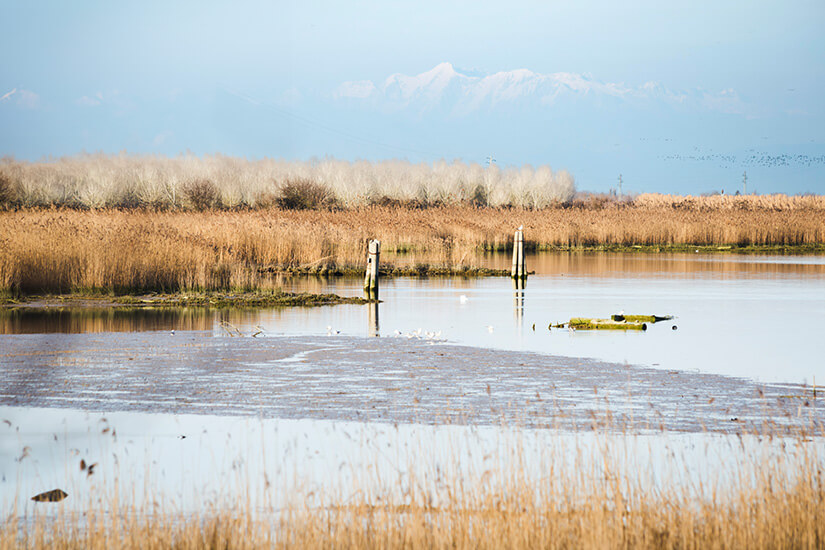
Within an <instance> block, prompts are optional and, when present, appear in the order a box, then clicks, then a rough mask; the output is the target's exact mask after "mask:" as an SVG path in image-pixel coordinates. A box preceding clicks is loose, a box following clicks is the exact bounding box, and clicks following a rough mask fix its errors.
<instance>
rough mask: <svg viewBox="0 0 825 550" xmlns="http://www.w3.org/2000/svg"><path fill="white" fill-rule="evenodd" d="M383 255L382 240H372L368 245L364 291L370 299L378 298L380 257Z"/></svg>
mask: <svg viewBox="0 0 825 550" xmlns="http://www.w3.org/2000/svg"><path fill="white" fill-rule="evenodd" d="M380 255H381V241H379V240H375V239H373V240H370V242H369V246H368V247H367V271H366V273H365V274H364V292H365V293H366V294H367V297H368V298H370V299H376V300H377V299H378V259H379V256H380Z"/></svg>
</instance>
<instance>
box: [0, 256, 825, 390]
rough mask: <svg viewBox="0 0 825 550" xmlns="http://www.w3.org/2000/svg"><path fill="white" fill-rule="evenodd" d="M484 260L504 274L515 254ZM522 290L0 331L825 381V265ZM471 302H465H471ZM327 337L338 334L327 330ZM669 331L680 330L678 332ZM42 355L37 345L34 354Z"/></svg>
mask: <svg viewBox="0 0 825 550" xmlns="http://www.w3.org/2000/svg"><path fill="white" fill-rule="evenodd" d="M479 261H482V262H483V263H486V264H487V265H488V266H491V267H502V266H506V265H507V262H508V261H509V260H508V258H507V257H506V255H487V256H485V257H481V258H480V260H479ZM527 266H528V269H530V270H535V271H536V272H537V273H536V274H535V275H533V276H531V277H530V278H529V279H528V281H527V288H526V289H525V290H524V291H514V290H513V288H512V283H511V281H510V280H509V279H508V278H483V279H466V278H455V277H453V278H428V279H412V278H395V279H391V278H386V279H384V280H382V282H381V296H380V297H381V300H382V303H381V304H379V305H377V306H375V305H373V306H348V305H339V306H333V307H319V308H289V309H269V310H221V311H210V310H204V309H198V308H184V309H177V310H131V311H124V312H111V311H105V310H101V311H95V310H88V309H87V310H80V311H79V310H63V311H57V312H55V311H32V310H28V311H25V310H23V311H17V312H9V311H0V334H3V333H6V334H9V333H48V332H52V331H53V332H64V333H75V332H115V331H145V330H171V329H176V330H178V331H181V330H211V331H212V333H213V334H214V335H215V336H219V335H224V336H226V335H229V334H231V333H233V332H235V333H237V332H236V331H240V332H242V333H244V334H252V333H256V332H260V334H259V336H267V335H326V334H327V332H329V330H330V328H331V330H332V332H337V333H340V334H344V335H351V336H375V335H381V336H392V335H395V334H397V333H401V334H404V335H409V334H411V333H417V334H419V335H426V334H427V333H430V334H438V338H439V339H445V340H447V341H449V342H451V343H456V344H462V345H469V346H474V347H488V348H494V349H505V350H519V351H535V352H540V353H547V354H552V355H562V356H569V357H580V358H585V357H587V358H594V359H598V360H602V361H609V362H619V363H628V364H634V365H642V366H647V367H655V368H661V369H664V370H683V371H693V372H703V373H713V374H723V375H728V376H736V377H747V378H751V379H753V380H756V381H760V382H789V383H796V384H800V383H807V384H813V383H814V382H815V381H816V380H819V383H820V384H822V383H823V381H825V367H824V366H823V364H825V363H823V361H822V360H821V357H822V351H823V346H822V341H821V338H820V337H819V336H818V334H819V333H820V332H821V326H822V322H823V321H825V258H823V257H818V256H813V257H812V256H801V257H800V256H735V255H702V254H694V255H691V254H672V255H651V254H538V255H532V256H529V257H528V259H527ZM361 286H362V282H361V280H360V279H353V278H349V279H347V278H333V279H323V278H315V277H302V278H292V279H287V280H286V281H285V287H286V288H287V289H288V290H295V291H311V292H335V293H338V294H342V295H361V294H362V289H361ZM462 296H463V298H462ZM620 311H625V312H626V313H642V314H658V315H674V316H675V319H674V320H673V321H667V322H662V323H658V324H656V325H653V326H651V327H650V330H648V331H646V332H644V333H640V332H634V331H629V332H592V331H578V332H575V333H571V332H568V331H567V330H556V329H554V330H548V325H549V324H551V323H558V322H562V321H566V320H568V319H570V318H571V317H579V316H582V317H607V316H609V315H610V314H613V313H618V312H620ZM328 327H329V328H328ZM673 327H676V329H675V330H674V329H673ZM33 345H36V344H33Z"/></svg>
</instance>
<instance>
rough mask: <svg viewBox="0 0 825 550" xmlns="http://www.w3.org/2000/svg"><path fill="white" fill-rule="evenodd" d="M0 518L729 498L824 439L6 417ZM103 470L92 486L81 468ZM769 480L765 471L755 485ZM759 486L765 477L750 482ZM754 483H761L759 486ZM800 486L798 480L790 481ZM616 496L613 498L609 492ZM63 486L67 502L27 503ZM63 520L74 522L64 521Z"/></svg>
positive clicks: (808, 455) (0, 425) (821, 452)
mask: <svg viewBox="0 0 825 550" xmlns="http://www.w3.org/2000/svg"><path fill="white" fill-rule="evenodd" d="M0 420H2V421H0V510H4V511H10V510H16V514H18V515H19V516H23V517H43V516H49V515H56V516H60V515H61V514H66V513H67V512H69V513H72V514H75V513H76V514H77V516H76V517H77V518H78V521H79V523H80V524H81V525H83V524H84V522H85V521H86V517H85V515H84V512H85V511H86V510H88V509H89V508H91V509H93V510H95V511H96V512H106V511H112V510H113V508H114V507H115V506H116V503H118V504H119V505H120V506H123V505H124V504H126V505H130V506H134V507H136V508H137V509H138V510H143V511H144V512H147V513H153V512H157V510H158V507H160V510H161V511H164V512H166V513H169V512H176V513H181V512H182V513H189V512H196V511H198V510H214V509H215V508H216V507H230V508H234V507H236V506H237V505H238V504H239V503H242V504H241V505H242V506H246V507H250V508H251V509H250V510H249V511H255V510H265V511H272V510H278V509H280V508H282V507H285V506H287V507H289V506H291V507H293V509H299V510H304V509H305V507H307V506H310V507H311V506H323V505H328V504H336V505H339V504H341V503H350V502H353V501H355V502H358V499H360V498H367V499H369V498H370V497H368V496H366V497H365V496H364V495H365V494H366V495H372V497H373V498H374V497H375V496H377V495H380V496H383V497H384V499H382V502H377V501H375V502H376V504H381V503H386V502H387V497H389V500H390V502H394V503H397V504H403V503H407V502H409V501H408V496H406V495H408V492H409V489H410V487H412V486H415V493H417V494H418V495H419V498H423V499H424V500H425V501H427V500H428V501H429V502H430V503H431V504H433V505H438V504H439V503H441V502H444V501H445V500H442V499H446V498H447V497H448V495H449V494H455V491H456V490H458V489H459V488H463V489H464V490H467V491H469V492H470V493H471V494H477V495H480V494H481V491H485V490H486V491H492V490H498V491H501V492H504V491H506V489H502V488H506V487H508V483H512V480H513V478H514V474H515V473H517V474H518V479H519V480H521V481H522V482H524V483H530V484H531V485H532V486H533V487H534V488H535V489H536V490H537V491H539V492H541V491H543V490H548V491H552V490H553V489H552V488H553V487H555V489H556V491H558V490H559V487H563V486H565V485H568V486H570V485H571V484H572V486H573V489H572V490H571V491H570V494H572V495H576V494H578V495H584V494H586V492H587V489H588V488H589V487H601V486H604V484H605V480H611V479H617V480H621V483H620V485H621V486H622V487H625V484H626V487H627V488H628V489H627V490H631V489H630V488H631V487H637V488H640V489H643V490H651V491H652V490H656V491H661V492H663V493H664V494H668V492H669V491H672V493H671V494H674V495H681V494H684V493H685V492H687V494H688V495H691V496H693V497H695V498H713V499H715V500H717V501H718V499H720V498H724V495H725V494H726V491H727V490H728V489H730V488H731V487H732V486H738V487H748V486H749V485H750V484H751V483H754V481H755V480H756V479H758V477H759V475H763V474H764V473H765V472H764V468H765V467H771V468H776V467H777V466H778V465H779V466H780V469H779V470H777V471H782V469H781V467H785V468H787V469H788V470H787V471H789V472H793V471H794V469H795V468H797V467H799V465H804V464H810V462H811V461H813V462H817V461H820V460H822V458H823V456H825V438H814V439H806V440H803V439H800V438H782V437H774V438H764V437H756V436H748V435H744V436H741V437H735V438H734V437H726V436H723V435H719V434H708V433H693V434H684V433H683V434H673V433H663V434H656V435H624V434H604V433H599V432H587V431H585V432H576V433H563V432H562V433H560V432H558V431H556V430H545V429H530V430H524V429H520V428H512V427H506V428H504V427H500V426H445V425H422V424H395V425H393V424H385V423H370V422H343V421H332V420H289V419H271V420H267V419H258V418H249V417H245V418H244V417H225V416H206V415H187V414H175V415H169V414H148V413H135V412H114V413H88V412H82V411H73V410H58V409H44V408H31V407H26V408H18V407H5V406H0ZM81 460H84V461H85V462H86V463H87V464H95V468H94V471H93V473H92V475H89V474H88V473H87V471H83V470H81V468H80V461H81ZM760 472H761V473H760ZM753 474H757V475H756V476H753ZM752 476H753V477H752ZM792 477H793V476H791V478H792ZM608 483H609V484H610V487H611V488H615V487H614V485H613V484H612V482H610V481H608ZM54 488H61V489H63V490H64V491H65V492H67V493H68V494H69V497H68V498H67V499H66V500H65V501H63V502H62V503H60V504H59V505H55V504H41V503H33V502H31V501H30V500H29V498H30V497H31V496H33V495H34V494H38V493H40V492H42V491H45V490H51V489H54ZM63 517H66V516H63Z"/></svg>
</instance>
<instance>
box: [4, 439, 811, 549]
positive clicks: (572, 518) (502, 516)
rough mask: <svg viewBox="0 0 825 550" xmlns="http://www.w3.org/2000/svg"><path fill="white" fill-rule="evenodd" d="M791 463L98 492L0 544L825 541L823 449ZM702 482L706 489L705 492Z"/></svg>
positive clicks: (716, 544) (12, 527) (18, 529)
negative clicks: (226, 497)
mask: <svg viewBox="0 0 825 550" xmlns="http://www.w3.org/2000/svg"><path fill="white" fill-rule="evenodd" d="M788 444H789V445H800V444H802V441H796V442H795V443H794V442H789V443H788ZM793 466H794V467H792V465H791V464H788V463H783V462H782V461H781V460H779V461H777V460H773V461H765V462H764V463H754V464H751V465H750V466H746V465H744V464H743V465H742V469H741V471H740V472H739V473H738V474H736V475H734V476H733V479H729V480H725V482H724V483H723V485H722V486H720V487H716V488H713V489H711V490H708V488H707V487H691V486H690V485H689V484H688V485H685V484H679V483H678V482H677V483H675V484H674V483H672V482H671V483H666V484H665V485H664V486H661V485H660V486H654V485H649V484H645V483H638V482H637V481H634V479H632V476H631V475H629V474H624V475H623V474H621V473H619V472H618V471H612V470H611V468H610V461H609V460H608V461H607V463H606V464H605V467H606V471H605V472H604V473H603V475H600V476H597V477H595V478H593V479H591V480H590V482H585V483H583V482H582V479H583V478H582V473H581V472H579V473H576V474H572V475H571V474H570V472H566V475H567V476H569V477H565V476H564V475H563V476H561V477H558V475H557V474H558V472H555V473H554V469H553V465H552V464H549V465H548V467H549V470H548V471H547V477H546V478H545V479H544V480H542V481H540V482H536V481H535V480H533V481H531V480H528V479H526V478H524V477H522V476H521V475H520V473H519V472H520V471H519V469H518V467H516V468H515V469H513V470H512V471H511V472H506V473H504V474H503V477H501V478H499V477H496V476H493V477H492V478H491V479H487V478H486V476H482V477H480V478H473V479H472V480H467V479H465V478H460V479H456V480H453V481H450V482H446V483H444V485H443V486H441V489H440V490H441V492H442V493H444V494H446V495H447V498H446V500H445V501H443V502H441V503H440V504H439V505H437V506H433V505H431V504H429V502H428V498H427V496H426V494H425V492H421V491H419V490H417V489H416V488H415V487H416V486H417V483H418V482H419V481H426V480H415V479H412V480H409V481H410V483H409V487H410V488H409V489H407V491H406V497H405V500H406V502H405V504H403V505H394V504H376V503H382V502H383V503H386V502H390V503H391V502H394V497H392V496H390V495H385V494H376V493H371V492H368V491H367V492H365V491H360V492H357V493H355V494H358V495H360V496H357V497H355V498H354V499H348V500H346V501H340V502H337V501H334V502H333V503H332V504H331V505H329V506H323V507H321V506H314V505H311V504H308V502H309V501H311V500H313V499H312V498H310V499H309V500H308V501H307V502H304V503H302V502H293V503H291V504H290V505H288V506H287V507H286V508H285V509H280V511H278V512H276V511H274V510H273V509H271V508H269V509H266V508H264V509H261V508H256V507H255V506H254V505H252V504H251V503H250V502H251V501H250V500H249V497H248V496H245V497H240V498H239V499H238V500H237V501H235V502H231V503H229V505H227V506H224V507H221V506H215V505H214V504H205V505H204V506H203V510H202V511H201V512H199V513H196V514H194V515H182V514H180V513H179V512H176V511H175V510H174V506H171V507H168V508H167V507H164V506H163V505H159V504H157V501H158V500H160V501H161V502H162V501H163V499H154V500H155V504H154V505H152V506H150V508H151V509H150V510H143V509H136V508H134V507H130V506H128V505H126V506H122V507H121V505H119V504H118V503H117V502H118V501H117V498H114V499H111V498H109V497H101V496H99V495H98V496H96V497H94V499H92V502H90V503H89V505H88V507H86V508H84V513H83V517H82V519H72V516H70V515H69V514H64V515H62V516H61V515H58V517H57V518H56V519H55V518H52V519H48V518H42V517H41V518H40V519H38V520H36V521H35V522H33V523H32V522H31V521H30V520H31V518H29V520H28V521H26V520H23V519H22V518H19V517H17V516H16V515H15V514H14V513H12V514H11V515H10V516H8V517H7V518H6V519H5V520H4V523H3V524H2V527H0V549H3V550H5V549H13V548H35V549H39V548H66V549H73V548H85V549H97V548H100V549H103V548H164V549H165V548H227V549H228V548H269V547H271V548H462V549H463V548H473V549H474V548H481V549H487V548H490V549H494V548H512V549H527V548H530V549H532V548H600V549H601V548H656V549H659V548H810V549H815V548H822V546H823V544H825V522H823V521H822V518H823V517H825V479H824V478H823V464H822V462H821V458H818V457H817V456H816V453H815V452H812V453H807V454H804V455H803V458H802V462H801V463H799V464H796V463H795V464H794V465H793ZM585 475H586V474H585ZM439 478H440V476H439V477H436V478H435V479H439ZM429 481H430V482H432V480H429ZM702 490H705V492H706V495H707V496H704V497H701V496H697V492H701V491H702ZM128 492H129V491H126V493H128ZM252 492H253V493H254V492H255V491H254V490H253V491H252ZM380 497H383V498H380ZM335 502H337V503H335ZM49 506H56V505H49Z"/></svg>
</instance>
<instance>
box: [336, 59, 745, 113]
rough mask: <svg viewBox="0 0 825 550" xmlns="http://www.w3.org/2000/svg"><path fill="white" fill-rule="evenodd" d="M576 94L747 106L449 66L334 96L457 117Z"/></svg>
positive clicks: (726, 99) (352, 84)
mask: <svg viewBox="0 0 825 550" xmlns="http://www.w3.org/2000/svg"><path fill="white" fill-rule="evenodd" d="M575 95H584V96H589V98H590V99H591V100H592V101H594V102H596V103H597V104H598V103H599V102H604V101H607V100H610V99H615V100H622V101H625V102H639V103H641V102H645V101H658V102H664V103H669V104H673V105H680V106H685V107H692V108H696V109H708V110H716V111H720V112H725V113H737V114H744V113H746V106H745V105H744V104H743V103H742V101H741V100H740V99H739V96H738V94H737V93H736V92H735V91H734V90H732V89H726V90H722V91H719V92H717V93H711V92H707V91H703V90H691V91H673V90H669V89H667V88H665V87H664V86H663V85H662V84H661V83H658V82H652V81H650V82H645V83H644V84H642V85H641V86H638V87H631V86H627V85H625V84H624V83H614V82H600V81H598V80H596V79H594V78H591V77H588V76H586V75H582V74H578V73H568V72H558V73H550V74H541V73H536V72H533V71H530V70H529V69H515V70H511V71H500V72H497V73H494V74H489V75H479V74H465V73H464V72H463V71H461V70H457V69H456V68H455V67H453V65H452V64H451V63H448V62H444V63H440V64H438V65H436V66H435V67H433V68H432V69H430V70H428V71H425V72H422V73H420V74H418V75H414V76H409V75H405V74H401V73H395V74H393V75H390V76H389V77H387V78H386V80H384V81H383V82H380V83H375V82H372V81H370V80H359V81H348V82H344V83H342V84H341V85H340V86H339V87H338V89H337V90H336V91H335V93H334V97H335V98H336V99H355V100H363V101H368V102H371V103H373V104H377V105H383V106H385V107H390V108H392V107H394V108H408V107H415V108H418V109H421V110H428V109H433V108H437V107H443V106H447V107H448V108H451V109H452V112H453V113H454V114H456V115H466V114H470V113H472V112H473V111H477V110H479V109H484V108H487V109H492V108H496V107H498V106H501V105H504V104H517V103H521V104H522V106H526V105H531V104H532V106H534V107H541V106H550V105H553V104H554V103H556V102H557V101H558V100H561V99H564V98H566V97H570V96H575Z"/></svg>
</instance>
